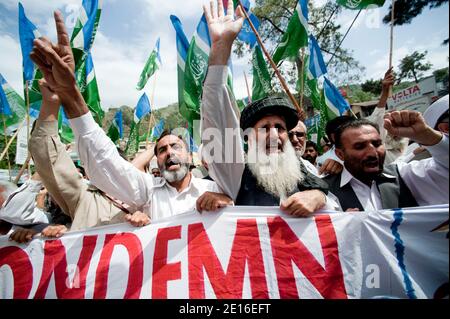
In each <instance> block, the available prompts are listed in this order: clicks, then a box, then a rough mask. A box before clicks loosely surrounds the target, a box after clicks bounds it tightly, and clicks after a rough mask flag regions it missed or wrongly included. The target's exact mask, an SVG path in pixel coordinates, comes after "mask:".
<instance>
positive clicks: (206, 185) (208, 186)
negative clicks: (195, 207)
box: [192, 177, 219, 192]
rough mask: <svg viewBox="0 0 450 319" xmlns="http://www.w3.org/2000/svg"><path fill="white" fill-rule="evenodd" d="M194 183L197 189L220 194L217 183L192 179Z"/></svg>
mask: <svg viewBox="0 0 450 319" xmlns="http://www.w3.org/2000/svg"><path fill="white" fill-rule="evenodd" d="M192 182H193V183H194V184H195V185H196V187H197V188H199V189H202V190H204V191H209V192H218V191H219V186H218V185H217V183H216V182H214V181H212V180H208V179H203V178H197V177H192Z"/></svg>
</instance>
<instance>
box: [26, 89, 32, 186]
mask: <svg viewBox="0 0 450 319" xmlns="http://www.w3.org/2000/svg"><path fill="white" fill-rule="evenodd" d="M28 85H29V81H28V80H27V81H25V93H26V99H27V145H28V142H29V141H30V91H29V87H28ZM28 155H30V151H29V150H28ZM27 169H28V178H31V168H30V161H28V165H27Z"/></svg>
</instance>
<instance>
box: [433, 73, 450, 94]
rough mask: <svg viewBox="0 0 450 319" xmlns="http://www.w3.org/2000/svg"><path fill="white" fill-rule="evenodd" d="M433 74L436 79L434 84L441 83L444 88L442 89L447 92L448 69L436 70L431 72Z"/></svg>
mask: <svg viewBox="0 0 450 319" xmlns="http://www.w3.org/2000/svg"><path fill="white" fill-rule="evenodd" d="M433 74H434V76H435V77H436V82H437V83H442V84H443V86H444V89H445V90H446V91H448V86H449V76H448V68H443V69H439V70H436V71H434V72H433Z"/></svg>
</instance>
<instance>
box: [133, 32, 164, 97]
mask: <svg viewBox="0 0 450 319" xmlns="http://www.w3.org/2000/svg"><path fill="white" fill-rule="evenodd" d="M159 45H160V39H158V40H157V41H156V45H155V49H153V51H152V53H151V54H150V56H149V58H148V60H147V63H146V64H145V66H144V69H143V70H142V73H141V77H140V78H139V82H138V84H137V86H136V89H137V90H138V91H140V90H142V89H143V88H144V87H145V85H146V84H147V81H148V79H149V78H150V77H151V76H152V75H153V74H155V72H156V71H157V70H159V68H160V66H161V56H160V54H159Z"/></svg>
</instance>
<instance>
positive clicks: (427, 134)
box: [384, 111, 442, 146]
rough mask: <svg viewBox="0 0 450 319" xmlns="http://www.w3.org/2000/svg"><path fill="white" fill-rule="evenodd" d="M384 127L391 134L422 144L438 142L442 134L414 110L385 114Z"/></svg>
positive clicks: (428, 144)
mask: <svg viewBox="0 0 450 319" xmlns="http://www.w3.org/2000/svg"><path fill="white" fill-rule="evenodd" d="M384 128H385V129H386V130H387V131H388V132H389V134H391V135H392V136H399V137H407V138H410V139H412V140H414V141H416V142H417V143H419V144H422V145H424V146H431V145H436V144H438V143H439V142H440V141H441V139H442V134H441V133H439V132H438V131H436V130H433V129H432V128H431V127H429V126H428V125H427V124H426V123H425V119H424V118H423V116H422V114H420V113H419V112H416V111H395V112H391V113H388V114H386V115H385V117H384Z"/></svg>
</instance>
